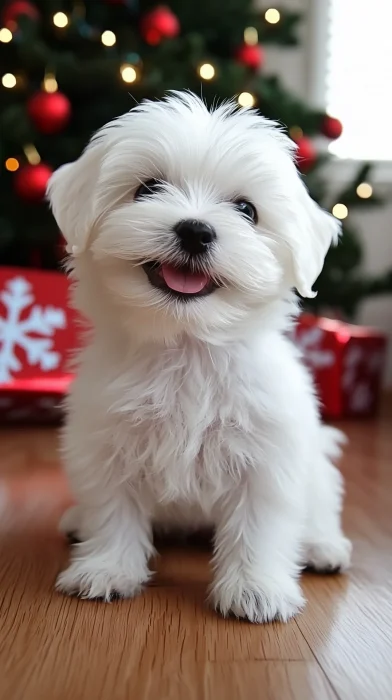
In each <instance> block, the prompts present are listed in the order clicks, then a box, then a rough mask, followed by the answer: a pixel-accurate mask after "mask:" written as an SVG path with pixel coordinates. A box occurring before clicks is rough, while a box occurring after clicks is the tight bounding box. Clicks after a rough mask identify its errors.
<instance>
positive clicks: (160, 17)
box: [140, 5, 180, 46]
mask: <svg viewBox="0 0 392 700" xmlns="http://www.w3.org/2000/svg"><path fill="white" fill-rule="evenodd" d="M140 32H141V35H142V37H143V39H144V41H145V42H146V43H147V44H151V45H152V46H154V45H156V44H160V43H161V41H162V40H163V39H174V37H176V36H178V34H179V33H180V23H179V21H178V17H177V16H176V15H175V14H174V12H172V11H171V10H170V8H169V7H165V6H164V5H160V6H159V7H156V8H155V9H154V10H151V12H148V13H147V14H146V15H144V17H142V21H141V24H140Z"/></svg>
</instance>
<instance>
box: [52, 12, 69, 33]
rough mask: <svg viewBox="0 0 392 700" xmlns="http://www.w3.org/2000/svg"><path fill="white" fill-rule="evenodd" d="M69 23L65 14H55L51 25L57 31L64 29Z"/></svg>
mask: <svg viewBox="0 0 392 700" xmlns="http://www.w3.org/2000/svg"><path fill="white" fill-rule="evenodd" d="M68 23H69V19H68V17H67V15H66V14H65V12H56V14H54V15H53V24H54V26H55V27H57V28H58V29H64V28H65V27H66V26H67V25H68Z"/></svg>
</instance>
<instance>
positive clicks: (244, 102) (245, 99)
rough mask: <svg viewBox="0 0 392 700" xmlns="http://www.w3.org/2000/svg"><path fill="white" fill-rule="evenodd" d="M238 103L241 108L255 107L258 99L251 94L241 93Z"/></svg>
mask: <svg viewBox="0 0 392 700" xmlns="http://www.w3.org/2000/svg"><path fill="white" fill-rule="evenodd" d="M237 102H238V104H239V105H240V106H241V107H253V105H254V104H255V102H256V99H255V97H254V95H252V94H251V93H250V92H241V94H240V95H238V98H237Z"/></svg>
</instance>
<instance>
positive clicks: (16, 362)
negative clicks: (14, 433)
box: [0, 267, 77, 422]
mask: <svg viewBox="0 0 392 700" xmlns="http://www.w3.org/2000/svg"><path fill="white" fill-rule="evenodd" d="M68 292H69V282H68V280H67V278H66V276H65V275H62V274H60V273H57V272H46V271H43V270H24V269H17V268H6V267H0V421H5V420H7V421H22V420H23V421H29V422H30V421H39V422H48V421H54V420H58V419H59V416H60V415H61V399H62V397H63V396H64V395H65V394H66V393H67V391H68V388H69V385H70V382H71V380H72V374H71V373H70V372H69V370H68V360H69V356H70V353H71V351H72V350H73V349H74V348H75V347H76V346H77V319H76V314H75V312H74V311H73V310H72V309H70V308H69V306H68Z"/></svg>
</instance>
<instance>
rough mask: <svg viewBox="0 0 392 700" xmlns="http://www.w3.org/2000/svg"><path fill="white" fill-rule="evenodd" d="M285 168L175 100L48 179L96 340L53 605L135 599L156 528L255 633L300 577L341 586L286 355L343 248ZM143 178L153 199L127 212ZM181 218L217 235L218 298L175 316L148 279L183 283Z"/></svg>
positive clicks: (287, 146)
mask: <svg viewBox="0 0 392 700" xmlns="http://www.w3.org/2000/svg"><path fill="white" fill-rule="evenodd" d="M293 148H294V147H293V144H292V143H291V141H290V140H289V139H288V138H287V137H286V136H285V135H284V134H283V133H282V132H281V130H280V129H279V128H278V127H277V126H276V125H275V124H273V123H271V122H269V121H268V120H266V119H263V118H262V117H260V116H258V115H257V114H256V113H255V112H253V111H251V110H240V111H237V110H236V109H235V108H234V107H233V106H232V105H224V106H220V107H218V108H217V109H215V110H213V111H211V112H210V111H208V110H207V108H206V107H205V106H204V104H203V103H202V102H201V101H200V100H199V99H198V98H197V97H195V96H193V95H191V94H188V93H179V94H171V95H169V96H168V97H167V99H165V100H164V101H162V102H145V103H142V104H141V105H140V106H138V107H136V109H133V110H132V111H131V112H130V113H128V114H125V115H124V116H122V117H120V118H119V119H117V120H116V121H114V122H113V123H111V124H109V125H107V126H106V127H104V128H103V129H101V131H100V132H99V133H98V134H97V135H96V136H95V137H94V138H93V140H92V141H91V143H90V145H89V146H88V148H87V150H86V151H85V153H84V154H83V155H82V156H81V158H80V159H79V160H78V161H77V162H75V163H73V164H70V165H66V166H64V167H62V168H60V170H58V171H57V172H56V173H55V174H54V176H53V177H52V180H51V183H50V187H49V196H50V200H51V204H52V207H53V211H54V214H55V217H56V218H57V221H58V224H59V226H60V228H61V230H62V231H63V233H64V235H65V238H66V240H67V242H68V246H69V251H70V252H71V254H72V255H73V260H72V275H73V277H74V279H75V280H76V285H75V304H76V306H77V308H79V309H80V310H81V311H82V312H83V313H84V314H85V315H86V316H87V317H88V318H89V319H90V320H91V322H92V326H93V332H92V334H91V337H90V338H89V342H88V344H87V347H86V348H85V349H84V350H83V351H82V353H81V355H80V358H79V373H78V378H77V379H76V381H75V383H74V386H73V390H72V394H71V396H70V398H69V401H68V422H67V425H66V428H65V431H64V435H63V448H64V457H65V467H66V471H67V474H68V477H69V480H70V483H71V486H72V489H73V492H74V495H75V497H76V500H77V506H76V507H74V508H72V509H71V510H70V511H69V512H68V513H67V514H66V516H65V518H64V521H63V523H62V528H63V529H64V530H66V531H72V532H74V533H77V536H78V538H79V539H80V541H81V543H80V544H78V545H76V547H75V548H74V550H73V553H72V559H71V563H70V566H69V568H68V569H66V571H64V572H63V573H61V574H60V576H59V578H58V581H57V587H58V589H59V590H61V591H65V592H67V593H70V594H78V595H81V596H83V597H86V598H95V597H102V598H104V599H105V600H110V598H111V596H112V595H113V593H117V594H119V595H120V596H133V595H135V594H136V593H138V592H139V591H140V589H141V588H142V586H143V584H145V583H146V581H147V580H148V578H149V576H150V571H149V568H148V562H149V559H150V557H151V555H152V554H153V551H154V549H153V544H152V527H153V526H156V525H158V526H163V527H166V528H170V527H172V526H173V527H180V528H183V529H189V528H192V529H195V528H198V527H200V526H201V525H203V526H205V525H211V526H213V527H214V529H215V542H214V553H213V569H214V578H213V583H212V585H211V592H210V599H211V601H212V603H213V605H215V607H216V608H217V609H219V610H220V611H221V612H222V613H223V614H224V615H227V614H229V613H230V612H232V613H234V614H235V615H236V616H238V617H241V618H247V619H249V620H251V621H253V622H265V621H269V620H273V619H276V618H277V619H281V620H288V619H289V618H290V617H291V616H292V615H294V614H295V613H296V612H298V611H299V610H300V608H301V607H302V606H303V604H304V599H303V597H302V594H301V589H300V586H299V582H298V575H299V572H300V570H301V568H303V566H304V565H306V564H310V565H312V566H314V567H315V568H316V569H319V570H328V569H332V570H334V569H336V568H346V567H347V566H348V564H349V559H350V550H351V545H350V543H349V541H348V540H347V539H346V538H345V537H344V536H343V534H342V531H341V525H340V511H341V504H342V492H343V489H342V480H341V477H340V474H339V473H338V471H337V470H336V469H335V467H334V466H333V464H332V460H333V459H334V458H335V457H337V456H338V454H339V447H338V442H339V434H338V433H337V432H335V431H333V430H332V429H329V428H326V427H323V426H322V425H321V423H320V419H319V412H318V406H317V400H316V398H315V395H314V391H313V386H312V382H311V379H310V377H309V375H308V372H307V370H306V369H305V368H304V366H303V364H302V362H301V359H300V357H299V353H298V351H297V350H296V349H295V348H294V346H293V344H292V343H291V342H290V340H289V339H288V337H287V335H286V331H287V330H288V329H289V327H290V323H291V320H290V319H291V318H292V316H293V315H295V312H296V304H295V297H294V293H293V291H292V290H293V288H297V289H298V290H299V292H300V293H301V294H302V295H304V296H306V295H308V296H309V295H311V294H312V291H311V289H312V284H313V282H314V281H315V279H316V278H317V276H318V274H319V272H320V270H321V268H322V265H323V260H324V256H325V253H326V251H327V249H328V247H329V246H330V244H331V242H332V241H334V240H336V239H337V236H338V233H339V228H338V223H337V221H336V220H335V219H334V218H333V217H331V216H330V215H329V214H327V213H326V212H323V211H322V210H321V209H319V207H318V206H316V204H315V203H314V202H313V201H312V200H311V199H310V197H309V195H308V193H307V191H306V189H305V188H304V186H303V184H302V182H301V180H300V178H299V176H298V174H297V171H296V168H295V165H294V164H293ZM150 178H161V179H162V180H163V181H164V183H165V184H164V186H163V188H162V190H161V191H159V192H158V193H155V194H153V195H151V196H149V197H146V198H145V199H144V200H140V201H134V193H135V191H136V189H137V187H138V186H139V184H140V183H141V182H144V181H146V180H149V179H150ZM238 197H243V198H246V199H247V200H250V201H251V202H252V203H253V204H254V206H255V207H256V209H257V211H258V217H259V222H258V224H257V225H253V224H252V223H251V222H250V221H249V220H247V219H246V217H244V216H243V215H242V214H241V213H239V212H238V211H237V210H236V208H235V206H234V205H233V202H234V201H235V200H236V199H237V198H238ZM188 218H191V219H198V220H202V221H206V222H208V223H209V224H210V225H212V226H214V227H215V229H216V231H217V240H216V244H215V246H214V248H213V251H212V253H211V255H210V256H209V257H208V260H207V261H206V262H205V266H206V268H207V269H208V271H209V274H210V275H211V277H213V278H214V279H216V280H219V281H220V282H221V284H222V285H223V286H221V287H220V288H219V289H217V290H216V291H214V292H213V293H212V294H211V295H210V296H206V297H203V298H197V299H191V300H190V301H189V302H187V303H184V302H182V301H179V300H174V299H171V298H169V297H168V296H167V295H166V294H165V293H164V292H162V291H160V290H158V289H156V288H154V287H153V286H151V284H150V282H149V280H148V278H147V276H146V274H145V272H144V270H143V268H142V263H145V262H147V261H151V260H159V261H170V262H171V263H178V264H180V263H183V262H184V255H183V254H182V253H181V252H180V251H179V249H178V247H177V239H176V235H175V233H174V231H173V226H174V225H175V224H176V223H177V222H178V221H180V220H183V219H188Z"/></svg>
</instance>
